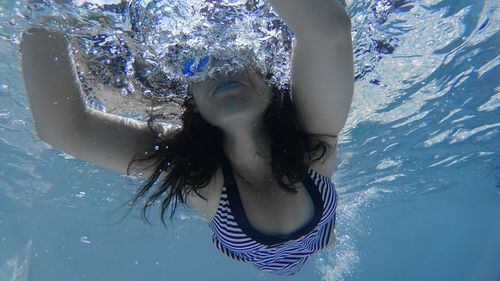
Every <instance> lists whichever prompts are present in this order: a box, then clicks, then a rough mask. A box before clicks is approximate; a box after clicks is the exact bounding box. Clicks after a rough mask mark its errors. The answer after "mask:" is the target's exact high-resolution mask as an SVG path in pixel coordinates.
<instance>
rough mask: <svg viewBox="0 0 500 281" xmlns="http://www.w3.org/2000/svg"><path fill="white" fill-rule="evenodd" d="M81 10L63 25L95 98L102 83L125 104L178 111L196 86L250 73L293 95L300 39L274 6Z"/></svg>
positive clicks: (168, 1)
mask: <svg viewBox="0 0 500 281" xmlns="http://www.w3.org/2000/svg"><path fill="white" fill-rule="evenodd" d="M75 5H78V12H76V13H75V12H74V10H73V11H72V12H71V15H69V16H72V17H73V19H74V20H73V21H68V20H67V19H68V15H67V14H66V15H65V17H66V20H65V21H64V22H63V21H58V24H59V25H61V24H63V25H66V26H64V29H65V31H66V32H67V33H68V35H69V36H70V38H71V40H72V45H74V46H75V49H76V50H74V53H75V56H76V57H77V59H78V60H80V61H81V62H83V63H81V66H82V68H81V69H84V71H81V72H80V78H81V79H82V81H83V83H82V84H83V85H84V89H86V90H87V91H88V92H92V90H93V89H94V91H95V87H93V85H94V84H96V83H101V84H102V85H105V86H106V87H108V88H112V89H115V90H117V92H118V93H120V95H121V96H122V97H125V96H140V97H141V99H143V101H144V100H147V101H152V100H154V101H161V102H162V103H163V104H168V103H169V102H170V103H172V104H176V106H177V107H179V106H178V105H179V104H180V103H181V101H182V99H183V98H185V97H186V96H187V95H188V94H189V93H188V86H189V85H190V84H191V83H196V82H199V81H203V80H206V79H223V78H225V77H231V76H232V75H235V74H237V73H239V72H240V71H243V70H245V69H249V68H251V69H253V70H254V71H257V72H258V73H260V74H261V76H262V77H263V79H264V80H266V81H267V82H268V83H269V84H273V85H276V86H277V87H278V88H280V89H288V88H289V85H290V65H291V51H292V46H293V43H294V40H295V39H294V38H295V37H294V35H293V32H292V31H291V30H290V29H289V28H288V26H287V25H286V24H285V22H284V21H283V20H282V19H281V18H280V17H279V16H278V15H277V14H276V13H275V12H274V11H273V9H272V7H271V5H269V3H267V1H263V0H239V1H230V0H182V1H181V0H131V1H128V2H126V1H122V2H120V3H117V4H110V5H102V4H99V5H96V4H92V3H89V2H81V3H76V4H75ZM96 14H99V17H96V16H95V15H96ZM75 15H76V16H75ZM75 19H76V20H75ZM71 22H77V23H78V24H74V23H71ZM68 23H70V26H68ZM96 23H97V24H98V25H97V27H96ZM130 94H134V95H130ZM110 100H111V99H110ZM136 100H137V99H136ZM106 102H107V103H109V102H112V101H106ZM139 102H141V101H139ZM115 103H116V101H115ZM174 106H175V105H174ZM173 117H175V116H173Z"/></svg>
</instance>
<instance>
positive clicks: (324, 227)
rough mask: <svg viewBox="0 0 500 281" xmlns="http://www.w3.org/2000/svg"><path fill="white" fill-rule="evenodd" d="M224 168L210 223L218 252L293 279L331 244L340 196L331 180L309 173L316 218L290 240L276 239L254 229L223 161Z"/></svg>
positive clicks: (307, 180) (308, 186)
mask: <svg viewBox="0 0 500 281" xmlns="http://www.w3.org/2000/svg"><path fill="white" fill-rule="evenodd" d="M222 168H223V173H224V186H223V188H222V193H221V198H220V202H219V206H218V209H217V212H216V214H215V216H214V218H213V220H212V221H211V222H210V223H209V227H210V228H211V229H212V231H213V232H214V234H213V237H212V241H213V243H214V244H215V246H216V247H217V249H219V250H220V251H222V252H223V253H224V254H226V255H227V256H229V257H231V258H233V259H236V260H239V261H243V262H249V263H252V264H253V265H254V266H256V267H257V268H258V269H259V270H262V271H267V272H271V273H274V274H278V275H293V274H295V273H297V272H298V271H299V270H300V269H301V267H302V266H303V265H304V263H305V262H306V260H307V259H308V257H309V256H310V255H311V254H313V253H315V252H317V251H318V250H320V249H322V248H324V247H325V246H326V245H327V244H328V241H329V239H330V232H331V230H332V228H334V227H335V218H336V212H335V210H336V207H337V193H336V191H335V187H334V185H333V183H332V181H331V180H330V179H329V178H327V177H324V176H322V175H320V174H319V173H317V172H316V171H314V170H313V169H309V171H308V173H307V175H306V176H304V177H303V178H302V183H303V184H304V186H305V187H306V189H307V191H308V193H309V195H310V196H311V198H312V200H313V203H314V209H315V215H314V218H313V219H312V220H311V221H310V222H309V223H307V224H306V225H305V226H303V227H302V228H300V229H298V230H297V231H295V232H293V233H291V234H289V235H287V237H276V236H269V235H265V234H263V233H261V232H259V231H258V230H256V229H255V228H253V227H252V225H251V224H250V223H249V221H248V218H247V217H246V215H245V212H244V209H243V206H242V203H241V199H240V196H239V192H238V189H237V187H236V181H235V179H234V175H233V172H232V170H231V167H230V165H229V162H228V161H227V160H224V161H223V164H222Z"/></svg>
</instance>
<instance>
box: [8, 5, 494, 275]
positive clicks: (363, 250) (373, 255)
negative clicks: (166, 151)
mask: <svg viewBox="0 0 500 281" xmlns="http://www.w3.org/2000/svg"><path fill="white" fill-rule="evenodd" d="M0 1H1V5H0V62H1V63H0V74H1V75H0V280H1V281H3V280H9V281H25V280H29V281H42V280H74V281H77V280H78V281H80V280H123V281H125V280H176V281H182V280H235V279H236V280H242V281H246V280H284V279H285V278H283V277H278V276H274V275H271V274H267V273H262V272H258V271H257V270H256V269H254V268H253V267H252V266H251V265H247V264H243V263H239V262H237V261H233V260H231V259H228V258H226V257H225V256H223V255H222V254H220V253H219V252H218V250H217V249H216V248H215V247H214V246H213V245H212V244H211V233H210V230H209V228H208V226H207V225H206V224H205V223H204V221H203V220H202V219H201V218H199V217H198V216H197V215H196V214H195V213H194V212H193V211H191V210H187V209H179V211H178V213H177V214H176V217H175V219H174V221H173V222H172V223H170V224H169V225H168V226H169V228H168V230H165V229H164V228H163V227H162V226H161V225H160V223H159V221H158V220H155V221H153V225H152V226H149V225H147V224H144V223H143V222H141V220H140V218H139V212H134V213H132V215H131V216H130V217H129V218H128V219H127V220H125V221H124V222H121V223H116V220H117V218H118V217H119V216H117V214H120V213H119V212H118V213H117V212H115V209H116V208H118V207H119V206H120V204H122V203H123V202H125V201H126V200H127V199H129V198H130V196H131V194H132V193H133V191H134V188H135V187H136V186H137V185H138V184H139V182H134V181H130V180H127V178H126V177H124V176H123V175H120V174H118V173H115V172H112V171H109V170H105V169H102V168H100V167H98V166H95V165H92V164H89V163H86V162H83V161H80V160H78V159H75V158H73V157H71V156H69V155H67V154H64V153H63V152H61V151H60V150H58V149H55V148H52V147H50V146H48V145H46V144H45V143H43V142H41V141H40V140H39V139H38V138H37V136H36V133H35V131H34V127H33V120H32V117H31V113H30V110H29V107H28V103H27V98H26V96H25V94H24V90H23V85H22V81H21V74H20V56H19V52H18V46H19V38H20V34H21V32H22V30H23V29H24V28H25V27H26V26H27V25H28V24H29V18H28V17H26V15H25V13H23V11H24V9H25V7H26V4H27V1H7V0H0ZM348 8H349V13H350V14H351V17H352V23H353V24H352V27H353V32H352V35H353V39H354V45H355V58H356V89H355V94H354V100H353V106H352V109H351V113H350V116H349V119H348V122H347V125H346V128H345V129H344V131H343V133H342V135H341V138H340V144H339V147H338V161H337V162H338V166H337V171H336V174H335V176H334V178H333V179H334V182H335V183H336V186H337V190H338V193H339V203H338V209H337V210H338V214H337V238H338V242H337V244H336V245H335V247H334V248H332V249H329V250H326V251H323V252H320V253H318V254H316V255H313V256H312V257H311V258H310V259H309V261H308V262H307V263H306V265H305V266H304V268H303V269H302V270H301V272H299V273H298V274H296V275H294V276H293V277H290V278H286V280H301V281H302V280H303V281H311V280H370V281H378V280H415V281H417V280H429V281H430V280H436V281H437V280H454V281H466V280H479V281H483V280H484V281H489V280H491V281H497V280H500V262H499V261H500V219H499V217H500V161H499V156H498V153H499V147H500V141H499V138H498V135H499V129H500V128H499V127H500V114H499V111H498V110H499V105H500V83H499V79H498V77H500V71H499V70H500V69H499V63H500V60H499V53H498V46H500V35H499V31H500V25H499V16H498V8H499V3H498V1H489V0H476V1H464V0H442V1H439V0H421V1H404V0H399V1H397V0H379V1H358V0H354V1H348ZM495 77H497V78H495ZM152 217H154V215H152Z"/></svg>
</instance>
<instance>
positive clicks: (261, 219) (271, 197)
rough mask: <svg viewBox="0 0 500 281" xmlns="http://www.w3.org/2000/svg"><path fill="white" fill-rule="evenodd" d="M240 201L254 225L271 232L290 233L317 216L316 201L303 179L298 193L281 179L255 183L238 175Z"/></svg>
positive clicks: (271, 234) (262, 230)
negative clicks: (281, 182)
mask: <svg viewBox="0 0 500 281" xmlns="http://www.w3.org/2000/svg"><path fill="white" fill-rule="evenodd" d="M235 181H236V186H231V187H230V188H237V191H238V192H237V194H238V195H239V198H233V200H237V199H239V202H238V203H239V204H238V205H240V207H241V209H242V210H243V213H244V215H245V216H246V218H247V219H248V222H249V223H250V225H251V226H252V227H253V228H254V229H255V230H256V231H258V232H260V233H262V234H266V235H270V236H286V235H288V234H290V233H293V232H295V231H296V230H298V229H300V228H301V227H303V226H304V225H307V224H308V223H309V222H310V221H311V220H313V218H314V215H315V208H314V202H313V199H312V198H311V196H310V194H309V192H308V190H307V189H306V187H304V186H303V185H302V184H301V183H299V184H297V185H295V186H296V187H297V193H295V194H294V193H290V192H287V191H286V190H284V189H283V188H281V187H280V186H279V184H278V182H277V181H272V182H269V183H265V184H260V186H254V185H252V184H249V183H247V182H245V181H244V180H242V179H239V178H237V177H236V178H235Z"/></svg>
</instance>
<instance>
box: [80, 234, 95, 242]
mask: <svg viewBox="0 0 500 281" xmlns="http://www.w3.org/2000/svg"><path fill="white" fill-rule="evenodd" d="M80 242H82V243H83V244H90V243H92V241H90V240H89V238H88V237H87V236H82V237H80Z"/></svg>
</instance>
